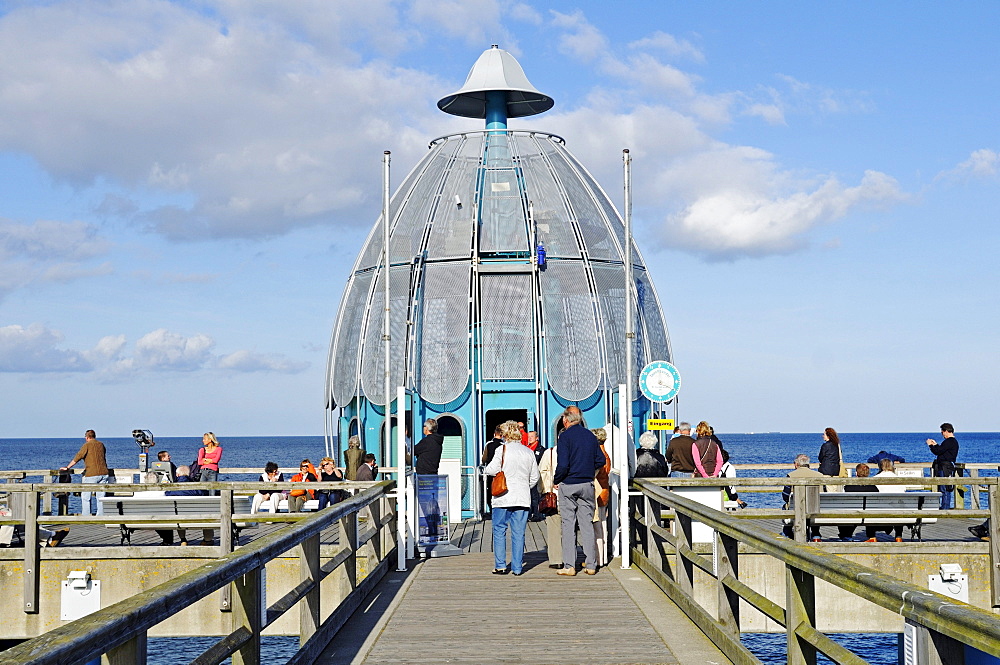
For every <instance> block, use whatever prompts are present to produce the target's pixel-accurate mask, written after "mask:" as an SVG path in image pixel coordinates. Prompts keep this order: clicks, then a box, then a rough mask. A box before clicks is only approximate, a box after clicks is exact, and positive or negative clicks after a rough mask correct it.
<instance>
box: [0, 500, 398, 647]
mask: <svg viewBox="0 0 1000 665" xmlns="http://www.w3.org/2000/svg"><path fill="white" fill-rule="evenodd" d="M243 484H244V483H197V484H195V483H192V484H191V485H192V486H193V487H194V486H197V487H202V486H204V487H206V488H212V487H215V486H219V491H220V492H222V495H221V504H222V505H223V506H226V505H227V503H228V505H229V506H230V512H229V514H228V516H227V515H226V510H225V508H223V511H222V513H223V514H222V516H221V519H222V523H223V524H225V523H226V521H227V519H228V520H229V521H231V520H232V517H233V516H232V512H231V506H232V497H231V493H232V492H233V491H234V490H235V491H240V490H241V489H244V488H242V487H240V485H243ZM234 485H235V487H234ZM245 485H247V486H248V487H249V486H253V487H255V488H259V486H260V483H256V484H255V483H245ZM289 485H291V484H289ZM309 485H310V487H311V488H320V487H323V486H325V485H330V486H331V487H332V486H334V485H339V484H335V483H309ZM270 486H271V487H274V484H270ZM63 487H65V486H63ZM394 487H395V482H394V481H383V482H379V483H375V484H373V485H371V486H370V487H368V488H367V489H363V490H362V491H360V492H359V493H358V494H357V495H355V496H353V497H351V498H349V499H346V500H345V501H342V502H340V503H336V504H334V505H333V506H330V507H328V508H326V509H324V510H321V511H318V512H314V513H296V514H280V515H263V514H255V515H254V516H253V517H254V519H255V520H258V521H292V522H294V523H293V524H291V525H289V526H288V527H286V528H282V529H278V530H276V531H273V532H272V533H269V534H266V535H264V536H261V537H259V538H257V539H255V540H253V541H252V542H250V543H249V544H247V545H244V546H242V547H239V548H238V549H236V550H235V551H226V550H227V549H230V548H231V547H232V543H231V542H229V543H223V544H222V545H220V548H219V549H221V550H222V552H216V554H219V556H218V558H214V559H212V560H210V561H209V562H207V563H205V564H203V565H198V566H196V567H195V568H194V569H192V570H190V571H188V572H186V573H183V574H181V575H179V576H177V577H175V578H173V579H171V580H169V581H167V582H164V583H163V584H160V585H159V586H156V587H154V588H152V589H150V590H148V591H145V592H144V593H142V594H137V595H134V596H132V597H130V598H127V599H125V600H122V601H120V602H118V603H115V604H113V605H110V606H108V607H106V608H103V609H102V610H100V611H98V612H96V613H94V614H91V615H88V616H85V617H83V618H81V619H77V620H75V621H72V622H70V623H67V624H65V625H62V626H59V627H57V628H55V629H53V630H50V631H49V632H46V633H44V634H42V635H40V636H38V637H35V638H33V639H30V640H27V641H26V642H23V643H21V644H19V645H17V646H15V647H12V648H10V649H8V650H6V651H4V652H2V653H0V665H8V664H9V665H14V664H15V663H17V664H19V665H23V664H25V663H31V664H36V665H55V664H57V663H59V664H67V665H72V664H76V663H87V662H89V661H91V660H92V659H94V658H96V657H100V656H102V654H104V655H105V659H106V662H109V663H113V664H114V665H143V664H144V663H145V662H146V645H147V633H148V631H149V630H150V629H151V628H152V627H154V626H156V625H157V624H159V623H161V622H162V621H164V620H166V619H168V618H169V617H171V616H173V615H175V614H177V613H178V612H180V611H181V610H183V609H184V608H186V607H189V606H191V605H193V604H195V603H197V602H198V601H200V600H202V599H203V598H206V597H207V596H208V595H209V594H212V593H214V592H215V591H217V590H220V589H222V590H226V589H229V590H231V598H232V602H231V603H230V604H229V607H228V608H226V607H220V610H221V611H228V612H229V613H230V615H231V617H232V620H231V632H229V633H228V634H226V635H224V636H223V637H222V638H221V639H220V640H218V641H217V642H216V643H215V644H214V645H212V646H211V647H209V648H208V649H207V650H205V651H204V652H203V653H202V654H201V655H199V656H198V657H197V658H195V659H194V660H192V661H191V662H192V663H196V664H198V665H217V664H218V663H221V662H222V661H224V660H225V659H226V658H229V657H230V656H232V662H233V664H234V665H258V664H259V663H260V662H261V655H260V654H261V651H260V647H261V632H262V631H263V630H264V629H265V628H267V627H268V626H270V625H272V624H274V623H275V622H276V621H277V620H278V619H279V618H280V617H281V616H283V615H284V614H285V613H287V612H289V611H290V610H292V609H293V608H295V607H298V608H299V617H298V618H299V641H300V649H299V651H298V652H297V653H296V654H295V656H294V657H293V658H292V659H291V660H289V661H288V662H289V663H292V664H298V663H310V662H312V661H313V660H314V659H315V657H316V656H317V655H318V654H319V653H320V652H321V651H322V650H323V649H324V648H325V647H326V646H327V644H328V643H329V641H330V639H331V638H332V636H333V635H334V634H335V633H336V632H337V630H339V628H340V627H341V626H342V625H343V624H344V623H345V622H346V620H347V619H348V618H349V617H350V615H351V614H352V613H353V612H354V610H355V609H356V608H357V607H358V606H360V604H361V603H362V602H363V600H364V599H365V597H366V596H367V595H368V594H369V592H370V591H371V589H372V588H373V587H374V586H375V584H377V583H378V581H379V580H380V579H381V578H382V577H384V575H385V573H386V572H387V571H388V569H389V566H390V565H391V563H392V561H393V553H394V552H395V548H396V543H395V540H394V537H393V535H394V532H393V527H394V522H395V519H396V516H395V513H394V506H395V500H394V498H393V497H392V496H391V495H390V492H391V491H392V490H393V489H394ZM134 488H137V489H141V488H148V486H144V485H136V486H134ZM159 488H160V489H162V485H161V486H159ZM123 489H133V487H128V488H123ZM17 490H18V491H21V492H24V493H25V494H26V496H27V497H28V503H29V504H31V503H37V497H38V495H39V493H41V492H45V491H51V487H49V486H47V485H38V486H30V485H26V486H19V487H17ZM227 493H228V494H229V496H228V497H227V496H226V494H227ZM227 498H228V501H227ZM29 512H30V511H29ZM205 518H206V516H187V517H186V518H184V519H181V520H178V518H177V517H176V516H175V517H173V518H171V519H170V521H171V522H178V521H198V520H199V519H201V520H204V519H205ZM60 519H61V520H63V519H67V518H60ZM69 519H73V518H69ZM76 519H81V520H84V519H86V520H89V521H99V522H103V523H110V522H114V521H120V520H121V517H120V516H105V517H102V518H94V517H88V518H76ZM215 519H220V516H219V515H216V516H215ZM130 521H134V520H133V519H132V518H130ZM148 521H150V522H152V523H157V522H162V521H164V518H162V517H150V518H149V520H148ZM338 524H339V528H340V537H339V542H338V544H339V547H338V548H337V550H336V552H335V553H334V554H333V556H331V557H330V558H329V559H328V560H326V561H323V560H322V559H321V556H320V553H321V550H320V533H321V532H322V531H323V530H324V529H327V528H330V527H333V526H335V525H338ZM26 526H27V527H28V528H27V529H26V533H25V535H26V538H27V539H28V540H29V542H28V543H26V548H25V549H26V550H29V549H31V550H34V551H36V553H37V547H36V545H37V543H33V542H30V539H31V538H32V536H31V534H32V532H33V531H34V529H32V528H31V526H32V525H31V524H30V523H29V524H27V525H26ZM225 533H226V529H225V528H222V529H221V530H220V536H221V538H225ZM29 546H30V547H29ZM293 550H294V551H296V552H297V555H298V558H299V569H300V575H299V579H300V582H299V584H298V585H296V586H295V587H294V588H292V589H291V590H289V591H287V592H286V593H284V594H283V595H282V596H281V597H280V598H273V599H272V598H268V597H267V590H266V584H265V583H264V580H265V566H266V565H267V563H268V562H270V561H272V560H274V559H276V558H278V557H281V556H283V555H286V556H287V554H286V553H288V552H290V551H293ZM362 557H364V558H367V559H369V560H370V561H373V562H374V565H370V566H365V568H366V570H365V571H362V570H359V568H360V566H359V561H360V559H361V558H362ZM31 564H32V562H31V561H29V560H27V559H26V560H25V566H26V568H25V571H24V573H25V585H26V587H25V590H26V592H27V591H30V589H29V588H28V586H29V581H28V578H29V577H32V576H34V578H35V580H36V581H37V573H38V571H37V560H36V561H35V562H34V566H33V569H32V570H29V569H28V568H27V566H28V565H31ZM365 572H367V574H366V575H365V574H364V573H365ZM334 573H338V574H339V575H343V576H344V577H345V578H346V580H347V583H348V585H349V589H350V591H349V592H348V593H347V594H346V596H344V597H343V598H342V599H340V601H339V603H337V604H336V607H335V608H333V610H332V611H331V613H330V614H329V615H328V616H326V617H325V618H324V617H321V600H322V598H321V589H322V582H323V580H324V579H326V578H327V577H328V576H330V575H331V574H334ZM35 591H36V593H37V589H36V590H35ZM26 602H27V599H26ZM323 604H326V603H323ZM36 608H37V605H36Z"/></svg>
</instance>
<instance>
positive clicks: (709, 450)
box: [691, 420, 723, 478]
mask: <svg viewBox="0 0 1000 665" xmlns="http://www.w3.org/2000/svg"><path fill="white" fill-rule="evenodd" d="M696 432H697V434H698V439H697V440H696V441H695V442H694V443H692V444H691V457H693V458H694V467H695V468H694V477H695V478H715V477H716V476H718V475H719V472H720V471H722V464H723V461H722V448H721V447H720V446H719V444H718V443H716V442H715V440H714V439H713V438H712V428H711V427H710V426H709V424H708V423H706V422H705V421H704V420H703V421H701V422H700V423H698V428H697V430H696Z"/></svg>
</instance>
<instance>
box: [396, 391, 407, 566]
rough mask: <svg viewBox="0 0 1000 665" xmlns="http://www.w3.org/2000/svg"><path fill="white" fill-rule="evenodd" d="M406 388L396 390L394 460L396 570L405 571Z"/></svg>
mask: <svg viewBox="0 0 1000 665" xmlns="http://www.w3.org/2000/svg"><path fill="white" fill-rule="evenodd" d="M405 422H406V388H405V387H404V386H399V387H397V388H396V459H397V460H399V464H398V465H397V468H398V469H399V473H397V474H396V570H399V571H403V570H406V552H407V549H408V548H407V542H406V541H407V534H406V520H407V517H408V516H407V513H406V499H407V487H406V485H407V483H408V482H409V477H410V474H409V473H407V471H408V465H407V464H406V427H405V425H404V423H405Z"/></svg>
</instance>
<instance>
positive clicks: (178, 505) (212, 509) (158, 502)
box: [99, 492, 257, 545]
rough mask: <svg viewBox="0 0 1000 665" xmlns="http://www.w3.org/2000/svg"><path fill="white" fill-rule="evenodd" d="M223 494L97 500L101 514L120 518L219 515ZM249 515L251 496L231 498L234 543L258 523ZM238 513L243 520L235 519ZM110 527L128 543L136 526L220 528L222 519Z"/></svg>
mask: <svg viewBox="0 0 1000 665" xmlns="http://www.w3.org/2000/svg"><path fill="white" fill-rule="evenodd" d="M221 500H222V497H218V496H166V495H164V494H159V493H156V492H149V493H143V494H141V495H139V496H106V497H102V498H100V499H99V501H101V503H102V505H103V506H104V515H105V517H109V516H112V515H122V516H123V517H163V516H166V515H171V516H173V515H176V516H181V517H183V516H185V515H219V514H220V513H221ZM249 515H250V497H249V496H234V497H233V522H232V524H233V542H234V543H237V542H239V537H240V532H241V531H242V530H243V529H253V528H256V526H257V523H256V522H252V521H249V520H247V519H245V518H246V517H249ZM237 516H240V517H244V519H241V520H239V521H238V520H237V519H236V518H237ZM106 526H107V527H108V528H109V529H114V528H117V529H120V531H121V538H122V539H121V544H122V545H125V544H131V542H132V534H133V533H134V532H135V531H137V530H139V529H146V530H149V529H159V530H167V529H219V528H221V527H222V520H221V519H218V520H213V521H210V522H131V523H129V522H125V523H123V524H108V525H106Z"/></svg>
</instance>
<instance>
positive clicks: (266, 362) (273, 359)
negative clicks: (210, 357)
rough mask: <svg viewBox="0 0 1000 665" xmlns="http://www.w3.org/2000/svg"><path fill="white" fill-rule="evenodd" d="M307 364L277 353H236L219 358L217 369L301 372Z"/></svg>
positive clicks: (244, 351)
mask: <svg viewBox="0 0 1000 665" xmlns="http://www.w3.org/2000/svg"><path fill="white" fill-rule="evenodd" d="M308 366H309V363H303V362H295V361H293V360H291V359H289V358H287V357H285V356H283V355H281V354H277V353H255V352H253V351H246V350H243V351H237V352H235V353H230V354H229V355H226V356H222V357H221V358H219V362H218V367H219V369H223V370H232V371H235V372H282V373H295V372H301V371H302V370H304V369H306V368H307V367H308Z"/></svg>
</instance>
